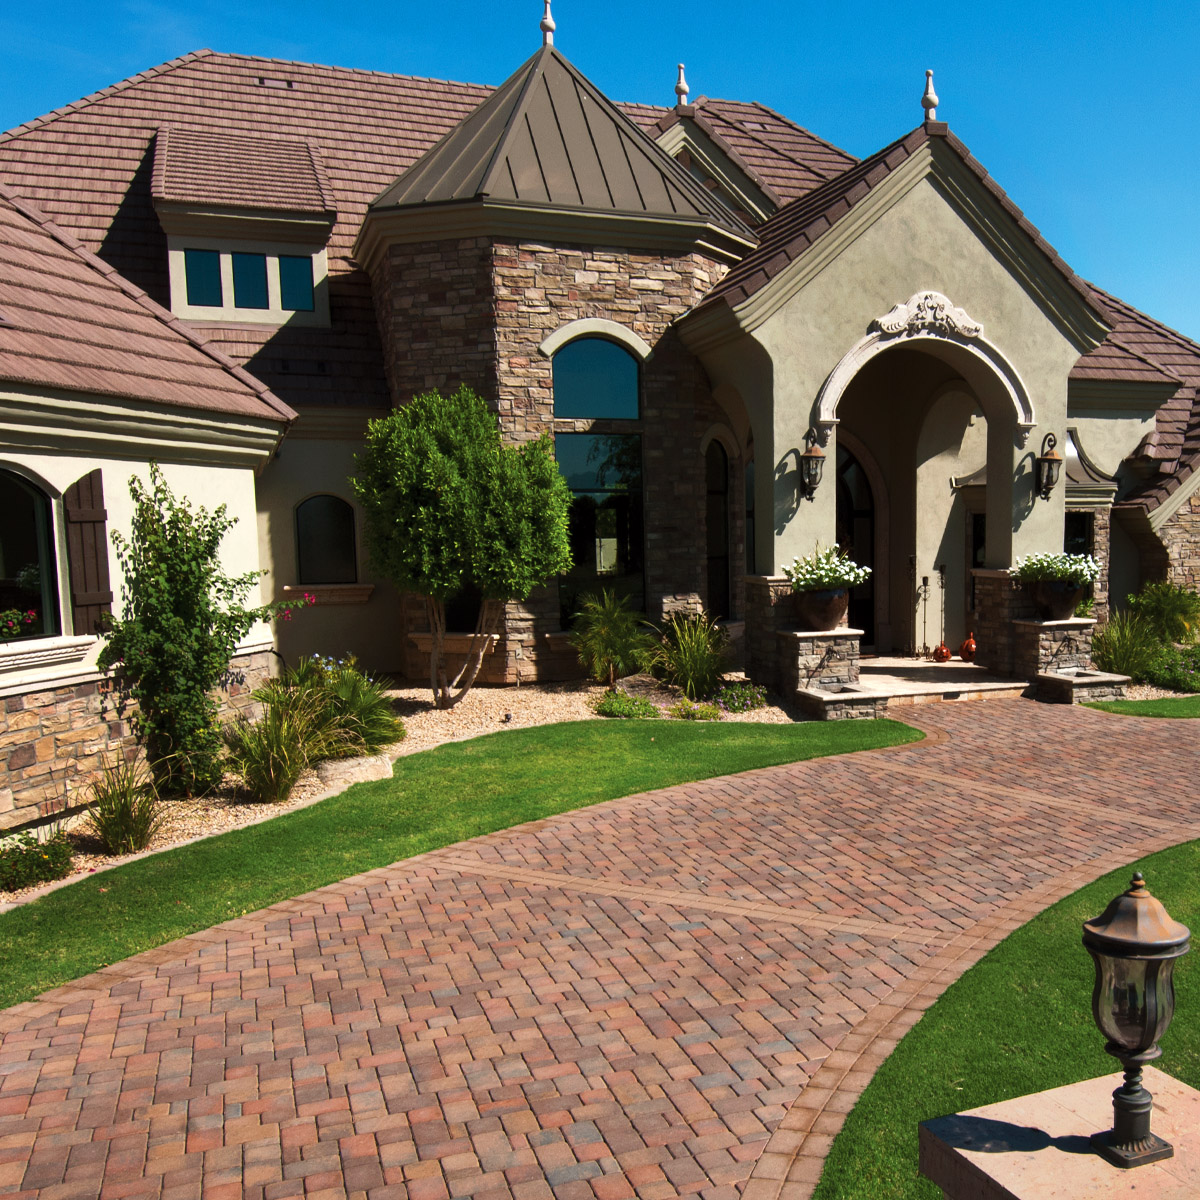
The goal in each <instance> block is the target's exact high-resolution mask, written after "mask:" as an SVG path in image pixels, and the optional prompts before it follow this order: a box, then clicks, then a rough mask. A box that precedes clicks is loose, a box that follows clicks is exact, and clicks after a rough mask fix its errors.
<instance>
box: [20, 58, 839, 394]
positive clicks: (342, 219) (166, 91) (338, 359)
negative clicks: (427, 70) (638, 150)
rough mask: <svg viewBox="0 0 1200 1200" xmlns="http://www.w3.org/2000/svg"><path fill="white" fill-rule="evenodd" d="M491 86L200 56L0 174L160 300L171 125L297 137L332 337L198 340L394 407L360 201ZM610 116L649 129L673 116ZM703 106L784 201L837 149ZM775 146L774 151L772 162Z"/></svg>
mask: <svg viewBox="0 0 1200 1200" xmlns="http://www.w3.org/2000/svg"><path fill="white" fill-rule="evenodd" d="M289 85H290V86H289ZM491 92H492V89H491V88H488V87H482V86H478V85H475V84H467V83H450V82H446V81H444V80H437V79H419V78H414V77H411V76H404V75H385V74H380V73H378V72H371V71H357V70H350V69H346V68H342V67H326V66H316V65H312V64H306V63H291V62H280V61H276V60H272V59H263V58H251V57H245V56H241V55H234V54H217V53H214V52H212V51H210V50H201V51H197V52H195V53H193V54H187V55H184V56H183V57H182V58H178V59H174V60H172V61H171V62H168V63H164V64H162V65H161V66H158V67H154V68H153V69H151V70H148V71H144V72H142V73H141V74H139V75H134V76H132V77H131V78H129V79H127V80H124V81H122V82H121V83H118V84H115V85H114V86H112V87H110V88H105V89H104V90H103V91H100V92H97V93H95V94H94V95H92V96H88V97H85V98H84V99H82V100H79V101H76V102H75V103H73V104H69V105H67V106H66V107H64V108H61V109H58V110H56V111H55V112H53V113H49V114H47V115H46V116H44V117H39V118H38V119H37V120H35V121H30V122H28V123H27V124H25V125H21V126H18V127H17V128H16V129H14V130H12V131H10V132H9V133H7V134H4V135H0V179H3V180H4V181H5V182H7V183H9V184H11V185H12V186H13V187H14V188H15V189H16V191H17V192H18V193H19V194H20V195H23V196H28V197H29V198H30V199H31V200H34V201H35V202H36V203H37V204H38V205H40V206H41V207H42V208H43V209H44V210H45V211H46V212H47V213H48V214H49V215H50V216H51V217H53V219H54V220H55V221H57V222H58V223H59V224H60V225H61V226H63V227H64V228H65V229H69V230H70V231H71V232H72V233H73V234H75V236H76V237H78V238H79V239H80V240H81V241H82V242H83V243H84V244H85V245H86V246H88V247H89V248H90V249H91V250H94V251H95V252H97V253H98V254H100V255H101V257H103V258H104V259H105V261H107V262H109V263H111V264H112V265H113V266H115V267H116V268H117V269H118V270H119V271H120V272H121V273H122V274H123V275H125V276H126V277H127V278H128V279H131V280H132V281H133V282H134V283H136V284H137V285H138V286H140V287H142V288H144V289H145V290H146V291H147V292H148V293H149V294H150V295H151V296H153V297H154V298H155V299H156V300H158V301H159V302H160V303H162V304H164V305H166V304H168V303H169V301H170V294H169V288H168V279H167V255H166V238H165V235H164V234H163V232H162V229H161V227H160V225H159V223H158V218H157V216H156V214H155V212H154V207H153V195H152V176H153V171H154V165H155V164H154V144H153V139H154V137H155V134H156V133H157V132H158V130H159V129H160V128H162V127H164V126H169V127H170V128H171V131H172V134H171V136H172V137H174V136H177V135H178V134H183V133H194V134H204V135H206V136H208V137H223V138H235V139H247V138H255V139H263V140H281V141H291V142H293V143H294V142H296V141H299V140H303V141H304V142H305V143H306V144H307V145H308V146H309V147H311V148H312V149H313V150H314V151H315V153H316V155H317V157H318V161H319V163H320V166H321V170H322V174H323V177H324V178H323V183H324V185H325V186H326V187H327V189H328V192H327V197H326V198H327V200H328V201H329V202H330V203H332V204H333V205H334V206H335V207H336V209H337V221H336V223H335V225H334V229H333V233H332V236H331V239H330V243H329V270H330V303H331V310H332V319H333V327H332V328H331V329H328V330H322V329H317V328H306V329H303V330H301V329H295V328H291V327H289V328H285V329H282V330H275V329H272V328H271V327H269V326H258V327H253V328H247V327H244V326H241V327H238V328H229V327H224V328H220V327H209V328H206V330H205V332H206V334H207V335H208V336H209V337H210V338H211V339H212V340H213V341H215V342H218V343H219V344H220V345H221V346H222V348H223V349H224V350H225V351H226V352H227V353H228V354H230V355H231V356H233V357H235V358H236V359H238V361H240V362H243V363H244V364H245V365H246V366H247V367H248V368H249V369H250V370H251V371H253V372H254V373H255V374H256V375H258V376H259V377H260V378H262V379H264V380H266V381H267V382H268V383H269V384H270V385H271V387H272V388H273V389H274V390H275V391H276V392H277V393H278V394H279V395H280V396H282V397H283V398H284V399H285V400H287V402H288V403H289V404H293V405H303V404H313V403H319V404H333V405H366V406H371V407H378V408H385V407H387V406H388V405H389V403H390V397H389V393H388V389H387V382H386V379H385V377H384V371H383V353H382V350H381V348H380V343H379V332H378V325H377V321H376V316H375V310H374V307H373V304H372V299H371V292H370V286H369V283H368V280H367V278H366V275H365V274H364V273H363V272H362V271H359V270H358V269H357V268H356V266H355V264H354V263H353V261H352V260H351V250H352V247H353V244H354V240H355V237H356V236H357V234H358V231H359V227H360V225H361V223H362V219H363V216H364V215H365V213H366V211H367V205H368V204H369V203H370V202H371V201H372V200H373V199H374V198H375V197H376V196H377V195H379V193H380V192H381V191H382V190H383V189H384V188H385V187H387V186H388V185H389V184H390V183H392V182H393V181H394V180H395V179H396V178H397V177H398V176H399V175H400V174H401V173H402V172H403V171H404V170H405V168H407V167H409V166H410V165H411V164H412V163H414V162H415V161H416V160H417V159H418V158H419V157H420V156H421V155H422V154H424V153H425V152H426V151H427V150H429V149H430V147H431V146H433V145H434V143H435V142H437V141H438V139H439V138H441V137H442V136H444V135H445V134H446V133H448V132H449V131H450V129H452V128H453V127H454V126H455V125H456V124H457V123H458V122H459V121H461V120H462V119H463V118H464V117H466V116H467V115H468V114H469V113H470V112H471V111H472V110H473V109H474V108H475V107H476V106H477V105H479V104H480V103H481V102H482V101H483V100H485V99H486V98H487V97H488V95H490V94H491ZM618 107H620V108H621V109H622V111H624V112H625V113H626V114H627V115H629V116H630V117H631V118H632V119H633V120H634V121H635V122H636V123H637V124H638V125H640V126H641V127H642V128H643V129H652V127H653V126H654V125H656V124H657V122H659V121H660V120H662V118H663V117H664V116H665V115H666V114H667V112H668V110H667V109H665V108H657V107H653V106H648V105H619V106H618ZM705 107H706V109H707V108H710V107H711V109H712V111H713V112H714V113H718V114H720V115H721V117H722V120H724V121H726V122H727V123H728V124H729V125H732V126H737V125H738V123H739V122H743V121H744V123H745V126H746V135H745V136H746V139H747V146H746V153H747V154H751V155H752V156H757V157H755V164H756V169H758V170H759V171H760V173H761V174H762V176H763V178H764V180H766V181H767V182H768V183H769V184H770V185H771V186H772V187H773V188H774V189H775V190H776V191H777V192H779V194H780V195H782V196H784V197H786V198H790V197H791V196H792V195H795V194H796V193H797V190H798V189H801V188H803V187H804V186H805V184H806V181H807V180H808V179H809V178H812V179H815V178H817V177H823V176H824V174H825V173H826V172H827V171H828V170H829V169H830V165H829V164H830V163H831V162H832V161H833V160H834V159H836V157H837V155H838V153H839V152H837V151H834V150H833V149H832V148H831V147H829V146H828V145H827V143H824V142H821V141H819V139H816V138H814V137H812V135H811V134H808V133H806V132H805V131H804V130H801V129H798V128H797V127H796V126H793V125H791V124H790V123H789V122H787V121H786V120H784V118H782V117H780V116H779V115H778V114H775V113H772V112H771V111H770V110H769V109H762V108H760V107H759V106H757V105H750V104H738V103H735V102H731V101H706V102H705ZM756 125H762V126H763V127H764V128H762V129H757V128H753V126H756ZM722 128H726V127H725V126H722ZM726 132H727V133H728V134H729V137H730V138H732V137H733V136H734V132H733V131H732V130H730V129H728V128H726ZM775 141H778V143H779V146H780V150H779V151H778V152H775V153H773V152H771V150H770V149H769V145H770V144H771V143H773V142H775ZM847 161H850V160H849V159H847ZM805 163H808V164H809V166H808V167H807V168H806V167H805V165H804V164H805ZM285 364H286V369H285Z"/></svg>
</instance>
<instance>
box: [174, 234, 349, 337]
mask: <svg viewBox="0 0 1200 1200" xmlns="http://www.w3.org/2000/svg"><path fill="white" fill-rule="evenodd" d="M168 247H169V254H170V263H171V308H172V311H173V312H174V313H175V314H176V315H177V316H180V317H184V318H186V319H187V320H190V321H249V322H253V323H255V324H270V325H284V324H292V323H295V324H302V325H327V324H328V323H329V301H328V298H327V296H326V294H325V292H326V281H325V261H326V259H325V251H324V250H323V249H322V250H318V251H316V252H315V253H314V252H311V251H310V252H309V253H301V250H302V247H300V246H294V245H288V244H286V243H275V244H271V243H260V244H259V246H257V247H255V246H247V247H245V248H240V247H236V244H234V245H231V244H230V243H229V242H222V240H221V239H216V238H206V237H205V238H202V237H189V236H187V235H179V234H176V235H173V236H171V237H169V238H168Z"/></svg>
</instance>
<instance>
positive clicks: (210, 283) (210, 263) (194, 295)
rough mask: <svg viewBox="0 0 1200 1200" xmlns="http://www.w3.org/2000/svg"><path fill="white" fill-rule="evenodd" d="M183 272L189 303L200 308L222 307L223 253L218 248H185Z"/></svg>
mask: <svg viewBox="0 0 1200 1200" xmlns="http://www.w3.org/2000/svg"><path fill="white" fill-rule="evenodd" d="M183 273H184V278H185V279H186V281H187V302H188V303H189V304H194V305H196V306H197V307H199V308H220V307H221V304H222V299H223V298H222V294H221V255H220V254H219V253H218V252H217V251H216V250H185V251H184V252H183Z"/></svg>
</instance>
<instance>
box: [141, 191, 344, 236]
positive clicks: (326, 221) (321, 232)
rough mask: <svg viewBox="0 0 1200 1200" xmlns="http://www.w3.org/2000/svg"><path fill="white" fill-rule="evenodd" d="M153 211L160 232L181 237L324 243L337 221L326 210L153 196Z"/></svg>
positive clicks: (328, 210) (335, 217) (332, 212)
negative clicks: (236, 204) (207, 202)
mask: <svg viewBox="0 0 1200 1200" xmlns="http://www.w3.org/2000/svg"><path fill="white" fill-rule="evenodd" d="M154 211H155V213H157V215H158V223H159V224H160V225H161V226H162V228H163V232H164V233H167V234H174V235H178V236H181V237H230V238H245V239H247V240H255V239H258V240H268V241H290V242H304V243H314V244H316V243H319V244H320V245H322V246H323V245H325V243H326V242H328V241H329V236H330V234H331V233H332V232H333V227H334V224H335V223H336V221H337V211H336V210H334V209H326V210H325V211H323V212H317V211H314V210H311V209H287V208H266V207H264V208H249V207H240V206H234V205H229V204H200V203H196V202H193V201H188V200H166V199H156V200H155V201H154Z"/></svg>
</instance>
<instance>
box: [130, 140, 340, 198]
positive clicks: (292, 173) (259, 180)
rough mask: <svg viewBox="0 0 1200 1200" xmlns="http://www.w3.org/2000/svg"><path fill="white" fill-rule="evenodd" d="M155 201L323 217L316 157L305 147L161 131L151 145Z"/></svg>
mask: <svg viewBox="0 0 1200 1200" xmlns="http://www.w3.org/2000/svg"><path fill="white" fill-rule="evenodd" d="M150 191H151V194H152V195H153V197H154V199H155V200H175V201H186V202H189V203H192V204H206V205H222V206H229V207H234V208H269V209H274V210H283V211H285V212H309V213H326V212H330V213H331V212H333V211H334V206H333V204H332V203H331V201H330V200H329V199H328V198H327V196H326V189H325V187H324V185H323V183H322V181H321V168H320V164H319V162H318V161H317V156H316V152H315V151H314V150H313V148H312V147H311V146H310V145H309V144H308V143H307V142H298V141H292V140H288V139H282V138H280V139H275V140H269V139H267V138H258V137H242V136H235V135H229V134H220V133H201V132H198V131H196V130H192V129H172V128H171V127H170V126H164V127H163V128H161V129H160V130H159V131H158V136H157V137H156V138H155V140H154V171H153V174H152V176H151V183H150Z"/></svg>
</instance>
